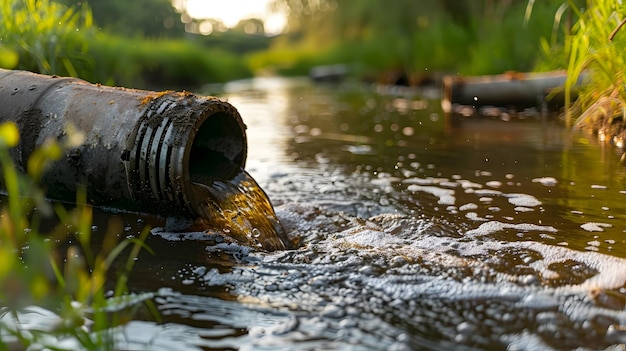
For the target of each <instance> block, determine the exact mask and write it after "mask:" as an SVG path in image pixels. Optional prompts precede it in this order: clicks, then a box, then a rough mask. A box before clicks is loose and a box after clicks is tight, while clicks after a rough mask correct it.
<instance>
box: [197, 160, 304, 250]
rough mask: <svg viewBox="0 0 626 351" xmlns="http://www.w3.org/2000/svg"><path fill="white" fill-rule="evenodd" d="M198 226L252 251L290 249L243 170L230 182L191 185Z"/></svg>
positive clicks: (261, 194)
mask: <svg viewBox="0 0 626 351" xmlns="http://www.w3.org/2000/svg"><path fill="white" fill-rule="evenodd" d="M193 186H194V190H193V193H194V196H196V199H195V200H194V204H195V205H196V206H197V209H196V213H199V214H203V215H202V218H201V219H200V220H199V221H200V222H201V223H200V224H201V225H202V226H204V227H208V228H212V229H214V230H218V231H219V230H221V231H222V232H223V234H224V235H225V236H228V237H231V238H234V239H236V240H237V241H239V242H240V243H241V244H243V245H247V246H250V247H253V248H256V249H264V250H269V251H275V250H285V249H291V248H292V246H293V245H292V244H291V243H290V241H289V239H288V238H287V234H286V233H285V230H284V229H283V227H282V225H281V224H280V221H279V219H278V218H277V217H276V214H275V213H274V209H273V208H272V204H271V203H270V200H269V199H268V198H267V195H266V194H265V192H264V191H263V189H261V187H260V186H259V185H258V184H257V183H256V181H255V180H254V178H252V177H251V176H250V175H249V174H248V173H247V172H246V171H245V170H241V171H240V172H239V173H237V174H236V175H235V176H234V177H233V178H232V179H229V180H213V181H210V182H208V184H203V183H193Z"/></svg>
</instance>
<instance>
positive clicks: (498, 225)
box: [465, 221, 557, 237]
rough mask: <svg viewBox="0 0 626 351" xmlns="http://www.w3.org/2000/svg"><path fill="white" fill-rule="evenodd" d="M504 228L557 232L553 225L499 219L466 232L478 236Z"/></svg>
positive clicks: (468, 234) (471, 235)
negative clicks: (508, 221)
mask: <svg viewBox="0 0 626 351" xmlns="http://www.w3.org/2000/svg"><path fill="white" fill-rule="evenodd" d="M504 229H515V230H521V231H543V232H552V233H555V232H557V229H556V228H554V227H552V226H545V225H536V224H530V223H519V224H513V223H504V222H498V221H490V222H487V223H483V224H481V225H480V226H479V227H478V228H476V229H472V230H470V231H468V232H467V233H465V235H466V236H470V237H476V236H485V235H489V234H492V233H495V232H499V231H501V230H504Z"/></svg>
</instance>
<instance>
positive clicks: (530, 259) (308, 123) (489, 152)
mask: <svg viewBox="0 0 626 351" xmlns="http://www.w3.org/2000/svg"><path fill="white" fill-rule="evenodd" d="M209 93H213V94H214V93H217V94H218V95H220V96H221V97H223V98H226V99H228V100H229V102H230V103H232V104H233V105H234V106H236V107H237V108H238V110H239V112H240V113H241V115H242V117H243V119H244V121H245V123H246V124H247V125H248V129H247V132H248V142H249V153H248V160H249V161H248V164H247V166H246V170H247V171H248V172H249V173H250V174H252V175H253V176H254V178H255V179H256V180H257V181H258V182H259V184H260V185H261V187H262V188H263V189H265V191H266V193H267V194H268V196H269V198H270V199H271V201H272V203H273V204H274V205H275V211H276V215H277V217H278V219H279V220H280V222H281V223H282V225H283V226H284V228H285V230H286V234H287V235H288V236H289V238H290V239H292V240H297V241H298V242H299V243H300V247H299V248H297V249H294V250H281V251H276V252H272V253H268V252H264V251H259V250H256V248H255V245H250V246H244V245H241V244H239V243H237V242H234V241H232V240H229V237H228V236H226V235H224V232H219V231H218V232H216V233H212V234H210V235H207V234H205V233H169V232H167V231H165V230H164V229H162V228H157V229H155V230H153V235H152V236H151V237H150V239H149V240H148V243H147V244H148V245H149V246H150V247H152V248H153V249H154V251H155V255H154V256H150V255H147V254H146V255H142V256H141V257H140V258H139V260H138V262H136V265H135V267H136V268H135V271H134V275H133V277H132V279H131V280H130V282H131V284H132V286H131V288H132V289H134V290H136V291H150V292H155V298H154V301H155V302H156V304H157V306H158V308H159V309H160V311H161V314H162V318H163V322H162V323H160V324H156V323H153V322H150V321H141V320H136V321H133V322H131V323H129V324H128V326H127V328H126V330H125V331H124V332H123V333H121V334H120V342H122V343H121V344H120V346H121V347H122V348H123V347H125V345H126V346H129V347H131V346H132V347H135V346H137V345H139V344H144V345H145V344H147V345H148V346H147V347H146V348H149V349H171V348H173V347H174V346H173V345H176V346H175V347H176V348H178V349H180V350H210V349H214V350H223V349H243V350H259V349H263V350H311V349H354V350H416V349H431V350H446V349H455V350H457V349H460V350H463V349H494V350H502V349H509V350H536V349H541V350H549V349H555V350H571V349H577V348H579V349H594V350H595V349H607V348H610V347H614V348H613V349H619V345H620V344H624V343H626V312H625V306H626V285H625V283H626V237H625V232H624V231H625V230H626V228H625V225H624V223H626V222H625V221H624V220H625V219H626V218H625V216H626V215H625V213H626V205H625V203H626V202H625V201H624V197H625V196H626V182H625V180H626V177H625V174H626V172H625V168H624V166H623V165H621V164H620V163H619V153H617V150H615V149H614V147H613V146H612V145H604V144H598V143H596V142H594V141H593V140H590V139H587V138H585V137H582V136H580V135H576V134H571V133H570V132H569V131H567V130H564V129H563V128H562V127H561V125H560V124H559V123H558V122H557V121H555V120H553V119H546V120H542V119H540V118H538V117H533V116H529V117H527V118H526V119H523V120H517V119H513V120H511V121H510V122H503V121H501V120H499V119H477V118H469V119H462V120H455V121H447V120H446V119H445V118H444V116H443V115H442V113H441V110H440V108H439V102H438V101H437V100H429V99H424V98H422V97H420V96H419V95H414V92H411V91H407V90H399V91H388V90H384V91H376V89H373V88H371V87H363V86H349V85H343V86H312V85H309V84H308V83H307V82H306V81H302V80H285V79H268V78H264V79H255V80H251V81H242V82H237V83H234V84H229V85H226V86H225V87H223V89H222V90H220V91H210V92H209ZM412 94H413V95H412ZM235 208H237V206H236V204H233V208H231V209H229V210H234V209H235ZM244 231H245V230H244ZM148 336H149V337H148Z"/></svg>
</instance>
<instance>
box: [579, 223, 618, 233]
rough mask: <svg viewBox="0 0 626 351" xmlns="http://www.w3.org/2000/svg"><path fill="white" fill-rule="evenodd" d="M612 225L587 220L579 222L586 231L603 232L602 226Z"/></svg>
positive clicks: (608, 226) (609, 226)
mask: <svg viewBox="0 0 626 351" xmlns="http://www.w3.org/2000/svg"><path fill="white" fill-rule="evenodd" d="M612 226H613V225H611V224H609V223H599V222H587V223H584V224H581V225H580V227H581V228H583V229H584V230H586V231H588V232H603V231H604V228H611V227H612Z"/></svg>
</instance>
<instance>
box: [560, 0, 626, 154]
mask: <svg viewBox="0 0 626 351" xmlns="http://www.w3.org/2000/svg"><path fill="white" fill-rule="evenodd" d="M571 2H572V1H571V0H570V1H568V3H571ZM576 15H577V18H578V21H577V22H576V23H575V25H574V27H573V29H572V35H571V36H569V37H568V38H567V40H566V41H565V43H564V45H563V46H561V47H559V46H552V47H551V52H552V53H554V56H557V57H564V58H565V60H564V61H566V62H567V70H568V73H569V75H568V82H567V84H566V87H565V89H566V96H569V94H568V92H569V91H570V90H572V89H575V87H574V85H575V82H576V80H577V79H578V77H579V76H580V75H581V74H582V73H583V72H586V73H587V75H586V76H587V81H586V83H585V85H583V86H582V87H580V91H579V94H578V99H577V100H576V102H575V103H571V102H569V101H567V103H568V106H570V105H571V108H568V109H567V112H568V118H567V122H568V123H573V124H574V125H575V126H576V127H578V128H581V129H584V130H587V131H589V132H592V133H597V134H600V135H601V136H602V137H603V139H604V140H607V141H609V140H612V141H613V142H615V143H616V144H623V143H624V141H625V138H626V135H625V133H624V123H623V121H624V114H625V113H626V112H625V111H626V91H625V88H624V82H625V81H626V74H625V73H624V68H625V67H626V51H624V47H625V46H626V28H623V27H622V26H623V25H624V24H625V23H626V7H624V5H623V4H621V2H617V1H611V0H593V1H592V0H588V1H587V3H586V8H585V10H584V11H583V10H577V12H576ZM573 118H577V119H576V121H574V120H573ZM625 155H626V154H625ZM624 157H625V156H623V158H624Z"/></svg>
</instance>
